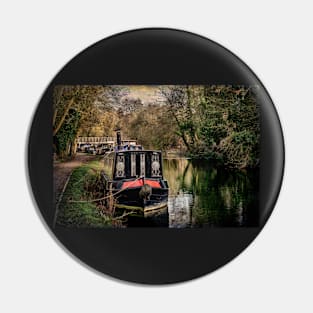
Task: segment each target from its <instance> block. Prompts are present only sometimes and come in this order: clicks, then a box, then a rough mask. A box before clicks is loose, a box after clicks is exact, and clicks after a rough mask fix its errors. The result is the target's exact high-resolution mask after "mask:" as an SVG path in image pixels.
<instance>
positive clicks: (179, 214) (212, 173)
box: [106, 158, 259, 228]
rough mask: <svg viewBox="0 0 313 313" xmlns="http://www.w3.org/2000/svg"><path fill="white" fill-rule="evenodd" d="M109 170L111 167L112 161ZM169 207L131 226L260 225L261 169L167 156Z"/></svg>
mask: <svg viewBox="0 0 313 313" xmlns="http://www.w3.org/2000/svg"><path fill="white" fill-rule="evenodd" d="M106 166H107V167H106V170H109V168H111V166H112V164H111V161H109V162H108V163H107V164H106ZM163 171H164V178H165V179H167V181H168V184H169V187H170V191H169V199H168V207H167V208H166V209H165V210H162V211H160V212H155V214H152V215H148V216H145V217H144V218H139V219H138V218H134V219H131V218H130V220H129V223H128V226H136V227H138V226H144V227H151V226H156V227H170V228H186V227H205V226H217V227H224V226H231V227H238V226H258V189H259V170H258V169H254V170H246V171H240V170H226V169H224V168H220V167H217V166H214V165H213V164H212V163H211V162H210V161H199V160H188V159H184V158H182V159H165V160H164V161H163Z"/></svg>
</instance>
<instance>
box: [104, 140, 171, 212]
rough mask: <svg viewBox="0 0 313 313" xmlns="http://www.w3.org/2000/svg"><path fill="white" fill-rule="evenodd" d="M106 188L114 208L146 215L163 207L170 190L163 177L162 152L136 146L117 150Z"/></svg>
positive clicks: (165, 204)
mask: <svg viewBox="0 0 313 313" xmlns="http://www.w3.org/2000/svg"><path fill="white" fill-rule="evenodd" d="M106 186H107V187H106V189H107V190H106V192H107V193H108V194H111V195H112V196H113V197H114V199H115V204H116V207H117V208H124V209H134V210H140V211H142V212H144V213H147V212H152V211H154V210H159V209H162V208H164V207H166V206H167V200H168V191H169V188H168V183H167V181H166V180H165V179H164V178H163V164H162V152H161V151H154V150H142V147H141V146H140V147H139V146H135V145H130V146H128V147H127V148H125V147H123V148H122V147H121V148H119V149H116V150H115V152H114V161H113V171H112V179H111V180H109V181H107V184H106Z"/></svg>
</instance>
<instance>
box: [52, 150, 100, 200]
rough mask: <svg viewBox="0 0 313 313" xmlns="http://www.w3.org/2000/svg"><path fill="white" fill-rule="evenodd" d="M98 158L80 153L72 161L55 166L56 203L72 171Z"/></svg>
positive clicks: (54, 189) (54, 193)
mask: <svg viewBox="0 0 313 313" xmlns="http://www.w3.org/2000/svg"><path fill="white" fill-rule="evenodd" d="M97 157H98V156H95V155H88V154H84V153H78V154H77V155H76V156H75V158H74V159H73V160H71V161H67V162H60V163H55V164H54V165H53V196H54V203H57V202H58V199H59V197H60V194H61V192H62V189H63V187H64V184H65V183H66V180H67V178H68V177H69V176H70V174H71V173H72V171H73V170H74V169H75V168H77V167H79V166H81V165H82V164H83V163H86V162H89V161H91V160H94V159H96V158H97Z"/></svg>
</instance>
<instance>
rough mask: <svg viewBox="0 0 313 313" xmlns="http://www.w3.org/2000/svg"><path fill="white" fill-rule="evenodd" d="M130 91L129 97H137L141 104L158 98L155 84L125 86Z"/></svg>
mask: <svg viewBox="0 0 313 313" xmlns="http://www.w3.org/2000/svg"><path fill="white" fill-rule="evenodd" d="M127 87H128V89H129V91H130V93H129V95H128V97H129V98H135V99H137V98H139V99H140V100H141V101H142V103H143V104H147V103H149V102H153V101H154V100H157V99H158V97H159V96H158V94H157V90H158V86H156V85H130V86H127Z"/></svg>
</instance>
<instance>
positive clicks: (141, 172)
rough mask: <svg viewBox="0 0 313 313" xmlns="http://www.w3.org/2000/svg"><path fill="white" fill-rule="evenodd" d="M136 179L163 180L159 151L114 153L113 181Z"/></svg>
mask: <svg viewBox="0 0 313 313" xmlns="http://www.w3.org/2000/svg"><path fill="white" fill-rule="evenodd" d="M138 177H145V178H156V179H162V178H163V168H162V154H161V151H150V150H144V151H140V150H138V151H136V150H135V151H134V150H125V151H120V152H116V156H115V160H114V165H113V180H125V179H126V180H127V179H134V178H138Z"/></svg>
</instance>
